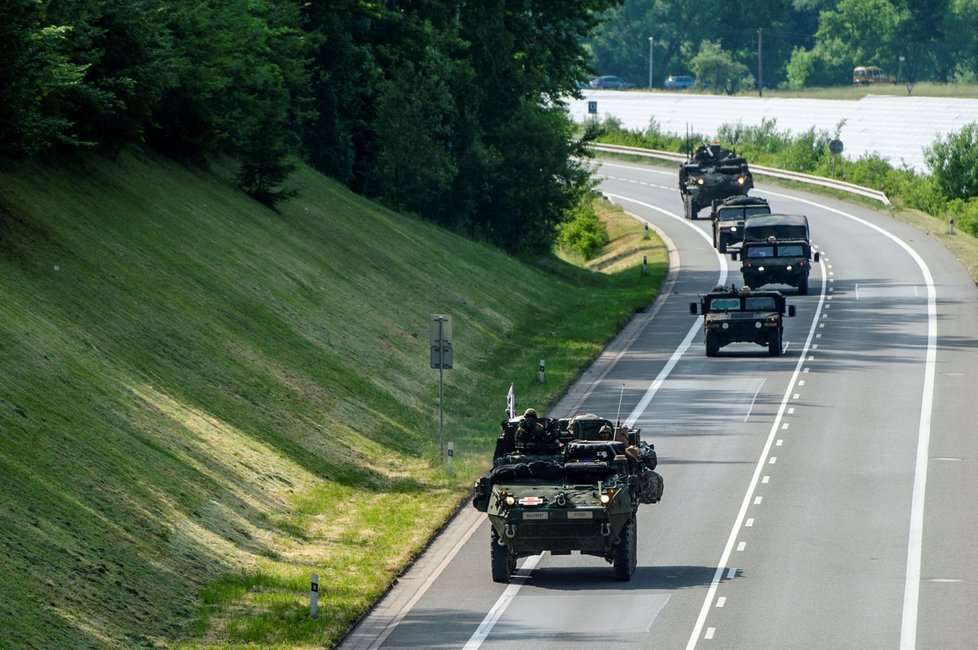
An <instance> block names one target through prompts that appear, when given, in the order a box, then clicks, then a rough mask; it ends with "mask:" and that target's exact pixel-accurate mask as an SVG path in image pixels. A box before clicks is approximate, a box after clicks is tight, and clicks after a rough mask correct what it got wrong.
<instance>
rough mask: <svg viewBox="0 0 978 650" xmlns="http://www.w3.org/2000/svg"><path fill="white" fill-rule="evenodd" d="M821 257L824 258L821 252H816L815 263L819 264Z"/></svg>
mask: <svg viewBox="0 0 978 650" xmlns="http://www.w3.org/2000/svg"><path fill="white" fill-rule="evenodd" d="M821 257H822V256H821V255H820V254H819V252H818V251H815V258H814V259H815V261H816V262H817V261H818V260H819V259H821Z"/></svg>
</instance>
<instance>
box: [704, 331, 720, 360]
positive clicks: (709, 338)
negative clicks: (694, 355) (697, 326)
mask: <svg viewBox="0 0 978 650" xmlns="http://www.w3.org/2000/svg"><path fill="white" fill-rule="evenodd" d="M719 353H720V344H719V342H717V337H716V335H715V334H713V333H712V332H707V333H706V356H708V357H715V356H716V355H717V354H719Z"/></svg>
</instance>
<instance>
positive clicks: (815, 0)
mask: <svg viewBox="0 0 978 650" xmlns="http://www.w3.org/2000/svg"><path fill="white" fill-rule="evenodd" d="M650 39H651V43H650ZM588 45H589V48H590V50H591V52H592V56H593V63H594V65H595V67H596V68H597V69H598V70H600V71H601V72H602V73H603V74H616V75H620V76H622V77H625V78H626V79H628V80H630V81H632V82H635V83H637V84H638V85H639V86H647V85H648V77H649V68H650V57H651V63H652V66H651V67H652V74H653V77H654V79H653V84H652V85H653V86H656V87H660V88H661V87H662V83H663V80H664V79H665V77H667V76H669V75H681V74H689V73H690V72H692V73H696V74H697V75H698V77H699V78H700V80H701V82H706V83H711V87H713V88H714V89H715V90H717V91H719V92H723V91H727V92H733V91H736V90H739V89H741V88H744V87H750V88H756V87H757V83H758V77H760V78H761V82H762V83H763V85H764V86H765V87H770V88H774V87H785V88H802V87H808V86H832V85H842V84H848V83H851V81H852V70H853V67H855V66H859V65H862V66H869V65H872V66H879V67H881V68H883V69H884V70H886V71H887V72H888V73H889V74H890V75H892V76H893V77H894V79H897V80H899V81H900V82H901V83H910V84H913V83H914V82H916V81H925V80H926V81H938V82H968V83H971V82H974V81H976V79H978V0H793V1H792V2H783V1H782V0H757V1H755V2H740V1H737V2H727V1H718V0H652V1H649V0H625V1H624V2H623V3H622V4H620V5H618V6H616V7H614V8H613V9H611V10H609V11H608V12H607V14H606V15H605V17H604V20H603V21H602V23H601V26H600V27H599V29H598V30H597V31H596V33H595V35H594V36H593V37H592V38H591V39H590V40H589V42H588ZM650 45H651V52H650Z"/></svg>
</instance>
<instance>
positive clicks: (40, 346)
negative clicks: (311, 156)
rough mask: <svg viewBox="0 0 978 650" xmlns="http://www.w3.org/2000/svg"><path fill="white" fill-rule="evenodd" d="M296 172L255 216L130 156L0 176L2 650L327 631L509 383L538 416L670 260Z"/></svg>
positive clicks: (476, 448)
mask: <svg viewBox="0 0 978 650" xmlns="http://www.w3.org/2000/svg"><path fill="white" fill-rule="evenodd" d="M291 185H292V186H293V187H294V188H295V189H298V190H299V191H300V195H299V198H297V199H295V200H293V201H290V202H289V203H287V204H286V205H284V206H283V207H282V209H281V211H280V212H278V213H276V212H272V211H269V210H267V209H264V208H262V207H261V206H260V205H259V204H257V203H255V202H254V201H251V200H250V199H248V198H247V197H246V196H244V195H242V194H241V193H239V192H237V191H235V190H234V189H233V188H232V187H231V186H230V185H229V184H228V183H227V182H225V181H224V180H222V178H221V175H220V174H209V173H205V172H202V171H199V170H197V171H194V170H188V169H186V168H184V167H181V166H179V165H175V164H173V163H171V162H168V161H166V160H164V159H159V158H155V157H152V156H147V155H143V154H133V153H125V154H123V155H121V156H120V158H119V159H118V160H115V161H112V160H107V159H104V158H100V157H94V156H93V157H87V158H84V159H82V160H79V161H75V162H72V163H65V164H63V165H60V166H43V165H28V166H24V167H20V168H16V169H13V170H7V171H5V172H2V173H0V300H2V305H3V307H2V313H0V359H2V364H3V365H2V374H0V480H2V498H0V630H2V633H0V646H2V647H34V648H128V647H154V646H155V647H309V646H327V647H328V646H330V645H332V644H333V643H335V642H336V641H337V640H338V639H339V638H341V637H342V635H343V634H344V632H345V631H346V629H347V628H348V627H349V626H350V625H351V624H352V623H353V622H354V621H355V620H356V617H357V616H358V615H359V614H360V613H361V612H363V611H364V609H365V608H366V607H368V606H369V604H370V603H371V602H372V601H373V600H374V599H375V598H376V597H377V596H378V595H379V594H381V593H383V591H384V589H385V588H386V587H387V585H388V584H389V583H390V582H391V580H392V579H393V578H394V577H395V576H396V574H397V572H398V571H399V570H400V569H401V567H402V566H403V565H404V564H405V563H406V562H408V561H409V560H410V559H411V557H412V556H413V555H414V554H416V553H417V552H418V550H419V549H420V548H422V547H423V545H424V543H425V542H426V540H427V539H428V537H429V536H430V535H431V534H432V532H433V531H434V530H435V529H436V528H437V527H438V526H440V525H441V524H442V523H443V522H444V521H445V519H446V518H447V517H448V516H449V515H450V514H451V513H452V512H453V511H454V509H455V508H456V507H457V506H458V505H459V503H460V502H461V500H462V499H463V498H464V496H465V494H466V492H467V489H468V486H469V485H471V481H472V479H473V478H474V477H476V476H477V475H479V474H481V473H482V472H483V471H485V468H486V466H487V464H488V457H489V453H490V450H491V447H492V440H493V439H494V438H495V436H496V432H497V428H498V422H499V420H500V419H501V417H502V415H503V408H504V405H505V394H506V390H507V389H508V387H509V385H510V384H511V383H513V384H515V390H516V394H517V400H518V406H520V407H521V408H522V407H525V406H529V405H534V406H537V407H542V408H545V407H546V405H547V404H549V403H550V402H551V401H552V400H553V399H554V398H555V397H556V396H558V395H559V394H560V392H561V391H562V390H563V389H564V388H565V387H566V386H567V385H568V383H569V382H570V381H571V380H572V379H573V377H574V376H575V375H576V374H577V373H578V372H579V371H580V370H581V369H582V368H583V367H584V366H585V365H586V364H587V362H588V361H589V360H590V359H591V358H593V356H594V355H595V354H596V353H597V352H598V351H599V350H600V348H601V347H602V345H603V344H604V343H605V342H606V341H607V340H608V339H609V337H610V336H611V335H612V334H613V333H614V332H615V331H617V329H619V328H620V327H621V326H622V325H623V324H624V323H625V322H626V321H627V319H628V317H629V316H630V314H631V313H633V312H634V311H635V310H637V309H641V308H643V307H644V306H646V305H648V304H649V303H650V302H651V301H652V299H653V298H654V295H655V291H656V288H657V287H658V285H659V282H660V281H661V278H662V276H663V274H664V272H665V253H664V250H663V248H662V246H661V244H660V243H658V242H657V241H655V240H649V239H642V238H641V237H640V236H639V235H636V233H638V232H640V230H639V225H638V224H637V223H635V222H629V221H628V219H627V218H624V217H621V215H617V216H615V215H614V214H613V211H611V212H609V211H608V210H607V209H606V210H605V212H606V216H607V218H610V219H612V220H613V221H615V223H617V224H619V225H616V226H615V228H616V230H615V232H616V241H619V242H621V246H623V247H626V248H627V252H628V255H626V256H625V259H626V260H627V259H628V256H629V255H630V256H631V259H632V263H631V265H630V266H629V265H628V264H627V263H625V264H624V265H623V266H622V268H623V270H621V271H620V272H617V273H615V274H607V273H595V272H591V271H588V270H586V269H582V268H579V267H577V266H574V265H573V264H569V263H566V262H563V261H560V260H557V259H556V258H553V257H547V258H546V259H544V260H543V261H542V262H541V263H537V262H535V261H533V260H529V261H522V262H521V261H519V260H516V259H513V258H511V257H507V256H505V255H504V254H502V253H501V252H499V251H497V250H495V249H492V248H488V247H486V246H482V245H479V244H477V243H473V242H470V241H467V240H464V239H462V238H460V237H457V236H454V235H452V234H450V233H447V232H445V231H442V230H439V229H438V228H435V227H433V226H432V225H430V224H427V223H424V222H420V221H418V220H416V219H414V218H411V217H407V216H404V215H399V214H395V213H392V212H390V211H387V210H384V209H381V208H378V207H377V206H375V205H374V204H371V203H369V202H366V201H364V200H362V199H361V198H359V197H356V196H354V195H352V194H350V193H349V192H347V191H346V190H345V189H344V188H342V187H341V186H339V185H337V184H335V183H333V182H331V181H329V180H328V179H324V178H323V177H321V176H319V175H317V174H315V173H313V172H312V171H310V170H308V169H300V170H299V171H298V172H297V173H296V174H295V175H294V177H293V178H292V179H291ZM621 224H626V225H621ZM613 249H614V244H613V246H612V249H611V250H609V251H608V253H607V255H608V256H610V257H614V258H615V259H616V262H615V265H616V268H617V267H618V265H621V264H622V262H621V260H619V259H618V258H620V257H622V256H621V255H620V254H619V253H618V252H615V250H613ZM642 255H648V256H649V261H650V271H651V272H650V273H649V275H646V276H640V275H639V273H638V268H639V265H640V264H641V258H642ZM435 313H447V314H451V315H452V317H453V321H454V363H455V367H454V369H452V370H447V371H445V402H446V410H445V433H446V436H445V437H446V439H448V440H452V441H454V442H456V444H457V446H458V450H459V451H458V453H457V456H456V462H455V472H454V474H453V475H449V474H448V473H447V472H446V471H445V469H444V466H443V463H442V462H441V460H440V458H439V454H438V430H439V428H438V372H437V371H436V370H432V369H431V368H430V367H429V359H428V320H429V317H430V315H431V314H435ZM541 358H546V359H547V381H546V383H544V384H540V383H539V382H537V380H536V372H537V364H538V362H539V359H541ZM487 562H488V559H487ZM314 572H315V573H318V574H319V576H320V580H321V583H322V587H321V594H320V615H319V617H318V618H317V619H315V620H312V619H309V617H308V589H309V577H310V574H311V573H314ZM487 580H488V569H487Z"/></svg>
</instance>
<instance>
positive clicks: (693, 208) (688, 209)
mask: <svg viewBox="0 0 978 650" xmlns="http://www.w3.org/2000/svg"><path fill="white" fill-rule="evenodd" d="M683 209H684V211H685V213H686V215H685V216H686V218H687V219H695V218H696V215H697V214H698V213H699V211H700V207H699V206H698V205H696V201H695V200H694V199H693V197H692V196H690V195H689V194H687V195H686V197H685V198H684V199H683Z"/></svg>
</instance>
